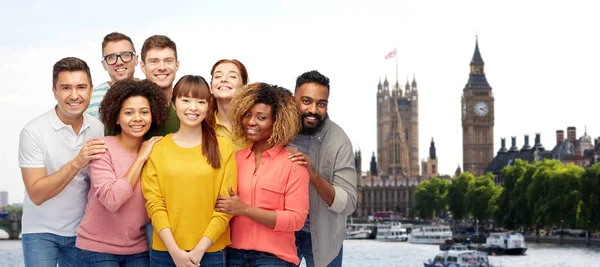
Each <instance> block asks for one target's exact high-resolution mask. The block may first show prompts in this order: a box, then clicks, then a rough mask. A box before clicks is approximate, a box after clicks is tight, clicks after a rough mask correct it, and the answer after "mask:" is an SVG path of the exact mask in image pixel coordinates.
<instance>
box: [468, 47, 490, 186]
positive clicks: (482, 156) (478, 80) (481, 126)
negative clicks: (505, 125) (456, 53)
mask: <svg viewBox="0 0 600 267" xmlns="http://www.w3.org/2000/svg"><path fill="white" fill-rule="evenodd" d="M470 67H471V68H470V73H469V80H468V81H467V84H466V85H465V88H464V89H463V94H462V98H461V105H462V132H463V171H468V172H471V173H472V174H473V175H475V176H479V175H483V174H484V170H485V169H486V168H487V166H488V164H489V163H490V162H491V161H492V159H493V158H494V151H493V149H494V95H493V93H492V87H490V85H489V84H488V81H487V78H486V77H485V71H484V62H483V59H482V58H481V54H480V53H479V40H478V39H476V40H475V52H474V53H473V59H471V64H470Z"/></svg>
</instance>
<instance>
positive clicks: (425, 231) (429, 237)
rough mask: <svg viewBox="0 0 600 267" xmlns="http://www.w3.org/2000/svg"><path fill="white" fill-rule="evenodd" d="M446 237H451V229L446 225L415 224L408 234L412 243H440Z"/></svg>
mask: <svg viewBox="0 0 600 267" xmlns="http://www.w3.org/2000/svg"><path fill="white" fill-rule="evenodd" d="M447 239H452V231H451V230H450V226H446V225H426V226H415V227H414V228H413V229H412V232H411V233H410V234H409V235H408V242H409V243H413V244H442V243H444V241H445V240H447Z"/></svg>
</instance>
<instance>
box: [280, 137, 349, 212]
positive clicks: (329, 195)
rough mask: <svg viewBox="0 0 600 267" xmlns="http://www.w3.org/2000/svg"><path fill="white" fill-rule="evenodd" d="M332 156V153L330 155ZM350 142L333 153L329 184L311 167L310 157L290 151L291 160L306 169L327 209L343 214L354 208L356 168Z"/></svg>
mask: <svg viewBox="0 0 600 267" xmlns="http://www.w3.org/2000/svg"><path fill="white" fill-rule="evenodd" d="M332 156H333V155H332ZM353 157H354V152H353V151H352V145H351V144H344V145H342V146H341V147H340V149H339V150H338V151H337V154H336V155H335V165H334V170H333V179H332V180H333V182H332V183H331V184H330V183H329V182H328V181H327V180H326V179H325V178H323V176H321V175H320V174H319V173H318V172H317V171H315V169H314V168H313V167H312V163H311V160H310V157H309V156H308V155H306V154H304V153H302V152H300V151H295V152H290V155H289V158H290V160H291V161H294V162H297V163H298V164H299V165H304V166H306V168H307V169H308V174H309V177H310V182H311V183H312V185H313V186H314V187H315V189H316V190H317V192H318V193H319V196H321V198H322V199H323V200H324V201H325V203H326V204H327V206H329V210H331V211H334V212H337V213H340V214H342V215H345V216H349V215H351V214H352V213H353V212H354V210H356V175H357V174H356V169H355V168H354V159H353Z"/></svg>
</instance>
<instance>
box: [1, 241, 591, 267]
mask: <svg viewBox="0 0 600 267" xmlns="http://www.w3.org/2000/svg"><path fill="white" fill-rule="evenodd" d="M437 252H438V246H435V245H413V244H409V243H405V242H402V243H385V242H379V241H375V240H346V241H344V266H348V267H358V266H361V267H362V266H369V267H375V266H382V267H383V266H399V267H400V266H409V267H417V266H423V262H424V261H427V259H430V258H433V256H434V255H435V254H436V253H437ZM490 261H491V262H492V264H494V266H503V267H511V266H524V267H534V266H536V267H537V266H543V267H559V266H560V267H563V266H600V249H599V248H586V247H572V246H558V245H536V244H530V245H529V250H527V253H526V255H524V256H496V257H490ZM0 266H2V267H4V266H7V267H13V266H14V267H20V266H23V251H22V249H21V241H20V240H0ZM302 266H304V264H303V265H302Z"/></svg>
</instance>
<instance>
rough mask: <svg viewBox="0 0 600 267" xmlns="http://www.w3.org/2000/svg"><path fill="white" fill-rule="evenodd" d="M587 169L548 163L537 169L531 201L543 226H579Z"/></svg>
mask: <svg viewBox="0 0 600 267" xmlns="http://www.w3.org/2000/svg"><path fill="white" fill-rule="evenodd" d="M584 172H585V171H584V169H583V168H581V167H579V166H575V165H573V164H566V165H565V164H561V163H560V162H558V161H556V160H544V161H543V162H542V163H541V164H538V165H537V169H536V171H535V173H534V174H533V177H532V181H531V184H530V185H529V186H528V188H527V199H528V200H529V201H530V202H531V203H533V215H534V218H536V220H540V222H541V224H542V225H555V224H558V223H561V221H562V222H564V225H565V226H569V225H571V226H575V225H576V223H577V211H578V210H579V204H580V203H579V202H580V198H581V196H580V188H581V176H582V175H583V173H584Z"/></svg>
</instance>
